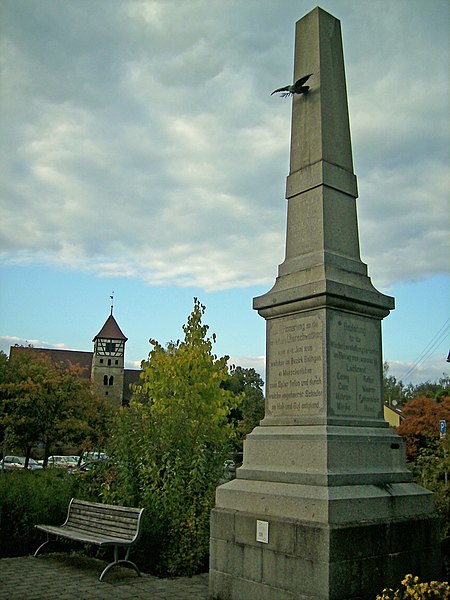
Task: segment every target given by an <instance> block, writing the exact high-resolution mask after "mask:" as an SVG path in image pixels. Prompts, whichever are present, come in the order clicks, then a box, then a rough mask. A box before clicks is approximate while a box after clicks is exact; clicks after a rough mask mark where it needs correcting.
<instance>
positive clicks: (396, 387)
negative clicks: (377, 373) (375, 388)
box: [383, 362, 405, 408]
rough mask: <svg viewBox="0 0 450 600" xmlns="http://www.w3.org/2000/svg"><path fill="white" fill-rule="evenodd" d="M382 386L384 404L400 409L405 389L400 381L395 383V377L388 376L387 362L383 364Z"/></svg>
mask: <svg viewBox="0 0 450 600" xmlns="http://www.w3.org/2000/svg"><path fill="white" fill-rule="evenodd" d="M383 384H384V386H383V387H384V401H385V402H386V404H389V406H398V407H399V408H400V407H401V405H402V404H403V401H404V399H405V388H404V385H403V383H402V381H401V380H400V381H397V379H396V377H394V376H393V375H389V363H388V362H385V363H384V364H383Z"/></svg>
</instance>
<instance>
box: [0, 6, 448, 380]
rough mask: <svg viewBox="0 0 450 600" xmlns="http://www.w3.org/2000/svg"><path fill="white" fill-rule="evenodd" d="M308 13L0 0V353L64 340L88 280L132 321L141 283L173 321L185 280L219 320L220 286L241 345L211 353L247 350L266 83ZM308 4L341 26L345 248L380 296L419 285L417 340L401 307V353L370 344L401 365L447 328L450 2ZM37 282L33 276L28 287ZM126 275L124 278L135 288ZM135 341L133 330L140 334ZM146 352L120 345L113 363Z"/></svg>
mask: <svg viewBox="0 0 450 600" xmlns="http://www.w3.org/2000/svg"><path fill="white" fill-rule="evenodd" d="M314 6H315V4H314V3H311V2H309V1H305V0H295V1H294V0H220V1H216V0H58V1H57V0H2V2H1V4H0V7H1V15H0V19H1V21H0V23H1V24H0V33H1V57H0V60H1V89H0V99H1V106H0V110H1V117H0V118H1V135H0V147H1V153H2V156H1V213H2V214H1V220H0V232H1V234H0V235H1V261H2V267H3V268H2V273H3V275H2V273H0V277H2V280H1V283H2V288H3V290H2V295H1V305H0V308H1V309H2V313H3V316H2V317H0V318H1V321H0V335H2V336H3V341H4V346H5V347H8V344H10V342H11V341H13V340H15V339H17V340H23V339H28V340H30V339H34V340H36V341H37V342H38V343H44V342H45V343H48V344H50V345H56V344H60V345H62V346H65V347H76V348H79V349H80V342H79V340H78V338H77V337H76V335H75V333H72V332H71V331H72V329H73V330H74V331H75V330H77V331H78V332H79V330H80V327H81V325H80V319H82V318H84V317H83V316H82V315H81V309H80V315H79V318H77V315H76V314H74V310H75V309H74V308H73V307H75V306H76V305H77V304H76V303H77V302H78V305H79V306H81V304H82V302H81V299H80V297H82V296H86V295H87V294H89V293H90V291H89V290H92V289H93V288H94V287H96V289H99V287H98V286H101V285H103V287H104V290H103V291H102V293H103V294H104V297H105V298H106V297H107V295H108V294H109V293H110V290H112V289H114V288H117V287H119V288H120V289H119V290H117V289H116V294H117V298H118V299H119V298H120V295H121V297H122V310H123V312H122V322H121V317H120V313H116V314H117V318H118V321H119V323H123V321H125V322H126V323H127V322H128V321H129V325H128V327H129V329H130V330H132V331H134V327H135V325H134V324H132V320H133V314H128V313H129V312H131V313H139V305H140V302H142V301H143V298H144V297H146V294H153V296H152V297H153V298H159V299H160V304H159V305H158V310H159V311H160V312H164V307H165V305H166V303H167V305H169V304H170V302H171V301H169V300H167V302H166V301H164V300H163V298H164V294H165V295H166V298H168V297H169V296H170V297H171V298H173V295H174V294H175V295H177V294H179V296H178V297H179V298H180V299H182V300H180V303H179V304H181V306H180V310H181V312H182V314H183V317H182V318H181V322H179V323H177V326H178V327H179V326H180V325H181V324H182V323H183V322H184V321H185V317H186V315H187V314H188V313H189V312H190V310H191V308H192V295H193V293H192V292H194V293H195V295H199V296H200V299H201V300H202V298H207V301H206V302H205V303H206V304H207V309H209V308H210V307H211V311H212V313H213V315H216V313H217V326H216V330H217V329H218V328H219V329H220V328H224V329H227V328H228V324H227V323H226V318H225V315H226V309H227V306H228V308H229V309H230V304H229V297H230V296H229V294H233V304H232V306H233V310H234V311H236V312H237V313H239V311H240V308H239V306H240V304H239V302H242V306H243V308H242V312H241V313H240V314H241V317H239V315H235V318H236V320H237V322H240V318H241V319H242V323H243V327H245V323H248V334H247V335H250V336H252V337H253V338H255V342H257V344H258V346H257V347H250V346H249V347H248V348H245V350H244V348H241V347H240V340H239V339H238V338H239V337H240V336H237V337H236V336H234V338H232V340H234V342H233V341H232V340H231V341H230V343H231V344H233V343H234V345H233V346H232V347H231V348H228V350H226V349H225V351H226V353H228V354H232V355H233V356H236V357H240V356H241V357H242V356H244V355H245V356H247V358H248V359H251V358H252V356H253V358H255V359H256V358H258V357H259V359H260V358H261V356H262V355H263V354H264V346H263V341H262V340H263V334H261V332H263V326H264V324H263V323H262V324H261V325H259V324H258V327H259V328H258V332H257V333H253V323H254V321H253V320H252V319H253V316H252V317H251V318H250V317H248V318H247V312H248V311H251V306H250V307H249V304H250V305H251V298H252V296H254V295H258V294H260V293H263V291H264V290H267V289H269V288H270V287H271V286H272V284H273V281H274V278H275V276H276V272H277V266H278V264H279V263H281V262H282V261H283V258H284V241H285V220H286V202H285V200H284V189H285V178H286V176H287V174H288V165H289V135H290V116H291V102H290V100H283V99H280V98H279V97H276V96H270V92H271V91H272V90H273V89H275V88H276V87H280V86H281V85H285V84H287V83H289V82H290V81H291V79H292V72H293V45H294V28H295V22H296V21H297V20H298V19H299V18H301V17H302V16H303V15H304V14H306V13H307V12H309V11H310V10H311V9H312V8H314ZM320 6H321V7H322V8H324V9H325V10H327V11H329V12H331V13H332V14H333V15H334V16H336V17H337V18H339V19H340V20H341V23H342V31H343V38H344V56H345V62H346V75H347V88H348V96H349V110H350V122H351V131H352V143H353V154H354V166H355V173H356V175H357V177H358V185H359V195H360V199H359V200H358V211H359V226H360V238H361V253H362V259H363V260H364V262H366V263H367V264H368V266H369V273H370V275H371V277H372V280H373V283H374V284H375V286H376V287H377V288H378V289H380V290H381V291H384V292H385V293H390V294H393V295H395V292H396V291H399V293H400V294H401V293H402V292H405V293H406V290H407V291H408V292H407V293H408V296H409V294H414V293H415V292H414V290H417V293H419V291H420V294H425V297H421V305H423V306H422V309H423V310H419V308H417V310H418V311H419V312H417V313H415V314H410V317H409V327H410V328H411V326H412V325H413V323H414V328H415V331H414V336H413V338H414V341H412V340H411V339H410V337H411V335H410V336H409V337H408V336H407V335H406V333H405V331H407V329H405V327H406V328H407V326H408V325H407V324H408V318H407V317H406V316H405V315H403V320H402V319H399V322H400V321H401V322H402V323H404V325H403V327H404V328H403V329H402V328H401V327H400V325H399V327H400V329H399V330H398V331H396V332H395V333H394V335H393V336H392V337H393V338H395V341H396V343H397V344H398V341H399V340H398V338H399V337H401V336H402V335H403V336H404V346H405V348H404V352H403V354H402V348H401V345H398V347H397V346H396V345H393V346H392V352H391V348H389V351H390V352H391V354H390V355H389V356H385V358H386V359H390V360H391V361H392V363H393V364H396V363H398V364H399V365H400V367H401V368H402V369H403V371H401V370H400V371H399V372H398V373H399V374H401V373H406V371H407V370H408V368H409V366H411V365H412V364H413V362H414V357H417V356H418V354H419V352H420V351H422V350H423V349H424V348H425V346H426V344H427V343H428V342H430V340H431V339H432V338H433V335H434V334H435V333H436V332H437V331H439V329H440V326H441V325H442V326H444V330H443V331H444V334H445V327H446V319H448V299H449V298H448V290H449V284H448V281H449V279H448V267H449V256H450V252H449V211H448V208H449V206H448V199H449V192H450V189H449V164H450V161H449V158H450V157H449V139H450V137H449V134H450V127H449V115H450V90H449V88H450V82H449V74H448V66H449V64H450V47H449V46H450V42H449V22H450V3H449V2H448V1H447V0H427V1H424V0H370V1H369V0H367V1H365V0H334V1H333V0H323V1H322V2H321V3H320ZM44 272H45V278H44V276H43V273H44ZM69 275H70V276H71V277H72V280H73V281H77V278H79V277H82V281H83V283H82V284H80V286H78V287H77V290H71V291H70V294H71V297H72V299H71V301H69V300H68V299H67V298H66V302H67V306H70V307H71V319H73V320H74V321H75V322H76V323H77V325H74V323H71V324H70V326H69V325H68V324H67V319H66V323H64V318H63V317H62V316H61V313H62V312H63V309H64V303H62V301H61V300H60V298H58V297H57V296H56V294H55V289H56V288H58V289H59V290H60V294H61V298H62V297H63V296H62V294H63V292H64V285H65V284H63V285H62V286H61V283H62V282H63V281H65V282H66V281H68V279H67V278H68V276H69ZM39 277H41V278H42V284H41V285H38V286H37V288H38V289H32V290H30V293H29V294H25V293H24V290H25V289H26V285H31V283H30V282H32V281H37V280H38V279H39ZM13 282H14V285H12V283H13ZM99 282H100V283H99ZM130 285H133V286H138V288H136V287H133V296H131V293H132V292H131V288H130V287H129V286H130ZM415 286H417V287H415ZM61 288H62V289H61ZM29 289H30V288H29ZM136 289H139V290H140V292H139V293H140V294H141V296H139V293H138V296H137V297H136ZM236 290H238V291H239V294H240V295H236V294H237V291H236ZM77 293H78V295H79V297H78V298H74V296H76V294H77ZM99 293H100V292H99ZM221 294H222V295H221ZM227 294H228V295H227ZM24 295H26V296H27V297H26V298H24ZM202 295H203V296H202ZM436 295H438V296H439V297H438V298H436V297H435V296H436ZM37 296H39V299H37ZM187 296H189V297H190V301H189V303H188V304H185V303H184V299H185V297H187ZM131 297H133V302H134V303H135V304H134V308H133V310H131V311H130V306H129V305H130V302H131V300H129V298H131ZM225 299H226V300H225ZM27 302H28V304H27ZM39 302H40V304H39ZM70 302H74V304H73V305H72V304H70ZM214 303H216V305H214ZM126 304H127V305H128V308H127V309H126V308H125V305H126ZM36 306H39V307H40V308H39V313H37V312H36ZM219 307H220V310H219ZM97 308H99V310H100V314H104V313H105V308H106V315H105V318H106V316H107V307H105V305H102V306H100V307H97ZM25 311H26V312H27V314H28V315H30V316H31V317H33V318H30V320H29V321H27V320H26V319H25V321H24V318H23V312H25ZM101 311H103V313H102V312H101ZM220 311H223V313H222V314H223V315H224V316H223V318H222V320H221V318H220V316H219V314H220ZM94 312H95V311H94ZM55 314H56V315H60V316H58V317H57V321H58V323H59V325H60V326H59V329H57V328H55ZM97 314H99V313H97ZM172 316H173V315H172ZM127 319H128V321H127ZM254 319H255V322H256V320H257V319H259V320H260V321H262V320H261V319H260V318H259V317H258V316H257V315H256V316H255V317H254ZM427 319H429V320H428V321H427ZM98 320H99V319H98V317H97V321H98ZM417 320H419V321H420V323H417ZM38 321H39V327H38V323H37V322H38ZM24 322H25V323H26V324H27V328H28V329H27V331H25V330H24V328H23V326H24ZM161 322H162V323H163V322H165V321H164V318H163V316H162V315H161ZM101 325H102V318H100V322H99V323H98V329H100V328H101ZM447 325H448V321H447ZM89 327H91V328H92V325H91V324H88V326H87V329H86V332H83V335H84V337H86V338H87V339H86V343H85V345H84V347H83V348H81V349H88V350H89V349H91V346H90V340H91V339H92V336H93V335H95V333H97V331H91V330H90V329H89ZM136 327H137V326H136ZM45 331H47V334H46V333H45ZM255 331H256V330H255ZM125 333H126V332H125ZM171 333H172V332H167V337H165V338H164V337H163V339H161V340H160V341H161V342H164V341H167V340H168V339H171ZM409 333H410V334H411V329H410V330H409ZM218 334H219V335H220V331H219V332H218ZM152 335H153V333H152V331H145V335H144V339H145V341H146V342H147V340H148V337H150V336H152ZM161 335H162V336H164V332H163V331H162V330H161ZM128 336H129V337H130V335H129V334H128ZM405 336H406V337H405ZM244 337H246V336H244ZM447 339H448V338H445V335H444V337H443V339H442V340H441V342H442V344H443V345H441V346H439V348H438V349H437V351H436V356H435V357H434V358H433V359H432V360H435V363H433V368H437V370H434V371H433V370H429V371H426V372H425V371H422V372H421V373H420V376H421V377H426V376H430V377H433V376H439V375H440V374H441V372H442V371H444V370H445V367H446V364H445V362H444V363H443V364H442V365H441V364H440V363H439V361H440V360H442V354H443V352H447V350H448V341H447ZM412 343H414V348H413V349H412V348H411V347H410V346H411V344H412ZM446 344H447V346H445V345H446ZM408 346H409V347H408ZM407 347H408V348H407ZM445 347H446V348H447V350H444V349H445ZM386 350H387V344H386V342H385V352H386ZM416 350H417V352H416ZM6 351H7V350H6ZM147 351H148V349H147V348H143V349H142V350H141V349H140V348H139V349H136V356H134V355H133V356H130V359H131V360H140V359H141V358H145V356H146V353H147ZM411 351H412V353H413V354H414V352H416V354H415V355H414V356H413V355H412V354H411V355H410V354H408V353H411ZM139 352H141V354H139ZM408 365H409V366H408ZM429 366H430V369H431V363H430V365H429ZM439 369H440V371H439ZM416 375H417V376H418V375H419V374H418V373H416Z"/></svg>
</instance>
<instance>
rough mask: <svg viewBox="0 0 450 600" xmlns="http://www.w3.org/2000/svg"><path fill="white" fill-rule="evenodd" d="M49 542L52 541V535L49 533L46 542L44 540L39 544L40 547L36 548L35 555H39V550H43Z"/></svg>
mask: <svg viewBox="0 0 450 600" xmlns="http://www.w3.org/2000/svg"><path fill="white" fill-rule="evenodd" d="M49 542H51V540H50V536H49V534H48V533H47V539H46V540H45V542H44V543H43V544H41V545H40V546H39V548H38V549H37V550H36V552H35V553H34V555H33V556H37V555H38V554H39V552H40V551H41V550H42V548H43V547H44V546H46V545H47V544H48V543H49Z"/></svg>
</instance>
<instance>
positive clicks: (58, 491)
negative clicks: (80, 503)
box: [0, 469, 76, 558]
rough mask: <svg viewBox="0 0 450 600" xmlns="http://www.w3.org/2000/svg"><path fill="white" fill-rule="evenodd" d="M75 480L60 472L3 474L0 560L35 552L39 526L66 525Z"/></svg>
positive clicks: (0, 501) (55, 470)
mask: <svg viewBox="0 0 450 600" xmlns="http://www.w3.org/2000/svg"><path fill="white" fill-rule="evenodd" d="M75 484H76V482H75V480H74V479H73V478H72V477H71V476H70V475H69V474H68V473H66V472H64V471H62V470H59V469H51V470H50V469H49V470H46V469H45V470H42V471H28V470H27V469H22V470H20V471H19V470H18V471H13V472H8V473H3V474H0V539H1V541H2V543H1V544H0V558H5V557H7V556H23V555H25V554H29V553H31V552H34V551H35V550H36V548H37V547H38V545H39V542H42V534H40V533H39V532H38V531H36V530H35V528H34V526H35V525H36V524H37V523H49V524H55V525H60V524H61V523H63V521H64V519H65V517H66V514H67V507H68V505H69V501H70V498H71V497H72V495H74V491H75V490H74V486H75Z"/></svg>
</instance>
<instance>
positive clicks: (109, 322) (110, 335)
mask: <svg viewBox="0 0 450 600" xmlns="http://www.w3.org/2000/svg"><path fill="white" fill-rule="evenodd" d="M97 338H104V339H108V340H124V341H125V342H126V341H127V339H128V338H127V337H125V336H124V334H123V333H122V331H121V329H120V327H119V326H118V325H117V321H116V320H115V318H114V317H113V316H112V315H109V317H108V318H107V319H106V322H105V324H104V325H103V327H102V328H101V330H100V331H99V332H98V333H97V335H96V336H95V338H94V339H93V340H92V341H93V342H95V340H96V339H97Z"/></svg>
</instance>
